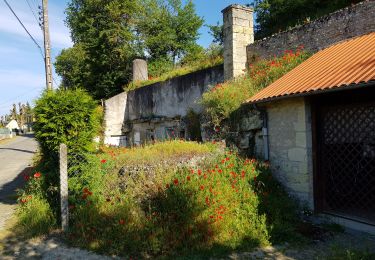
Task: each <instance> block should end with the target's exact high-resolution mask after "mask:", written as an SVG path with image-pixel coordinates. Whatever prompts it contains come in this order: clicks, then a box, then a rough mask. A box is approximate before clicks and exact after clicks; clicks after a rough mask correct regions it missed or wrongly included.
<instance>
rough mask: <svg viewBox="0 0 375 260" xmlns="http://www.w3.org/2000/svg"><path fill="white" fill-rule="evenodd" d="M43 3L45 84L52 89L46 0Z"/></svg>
mask: <svg viewBox="0 0 375 260" xmlns="http://www.w3.org/2000/svg"><path fill="white" fill-rule="evenodd" d="M42 5H43V7H42V8H43V10H42V11H43V36H44V56H45V57H44V63H45V66H46V86H47V89H48V90H52V65H51V42H50V37H49V26H48V0H42Z"/></svg>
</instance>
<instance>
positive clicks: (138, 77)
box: [133, 59, 148, 82]
mask: <svg viewBox="0 0 375 260" xmlns="http://www.w3.org/2000/svg"><path fill="white" fill-rule="evenodd" d="M142 80H148V70H147V62H146V61H145V60H141V59H136V60H134V61H133V82H136V81H142Z"/></svg>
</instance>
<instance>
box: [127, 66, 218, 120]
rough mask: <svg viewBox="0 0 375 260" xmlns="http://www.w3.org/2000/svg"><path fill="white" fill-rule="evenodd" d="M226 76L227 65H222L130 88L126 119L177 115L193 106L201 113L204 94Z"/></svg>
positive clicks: (181, 114)
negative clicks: (224, 66) (225, 67)
mask: <svg viewBox="0 0 375 260" xmlns="http://www.w3.org/2000/svg"><path fill="white" fill-rule="evenodd" d="M223 76H224V75H223V65H219V66H216V67H212V68H209V69H204V70H201V71H197V72H193V73H190V74H187V75H184V76H179V77H175V78H173V79H170V80H167V81H164V82H158V83H155V84H152V85H148V86H145V87H142V88H139V89H136V90H134V91H130V92H129V93H128V98H127V99H128V102H127V115H126V119H127V120H131V121H133V120H137V119H149V118H175V117H179V116H180V117H181V116H185V115H186V114H187V112H188V111H189V109H193V110H194V111H195V112H197V113H199V112H201V110H202V107H201V105H200V104H199V103H198V101H199V99H200V98H201V97H202V94H203V93H204V92H205V91H207V90H208V88H209V87H210V86H212V85H216V84H218V83H222V82H223V81H224V78H223Z"/></svg>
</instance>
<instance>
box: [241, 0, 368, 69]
mask: <svg viewBox="0 0 375 260" xmlns="http://www.w3.org/2000/svg"><path fill="white" fill-rule="evenodd" d="M374 31H375V1H374V0H371V1H364V2H361V3H359V4H356V5H354V6H350V7H347V8H344V9H341V10H339V11H336V12H334V13H332V14H330V15H327V16H324V17H322V18H319V19H317V20H315V21H312V22H310V23H307V24H305V25H302V26H298V27H295V28H293V29H291V30H288V31H285V32H281V33H278V34H275V35H272V36H271V37H268V38H265V39H263V40H259V41H256V42H254V44H251V45H249V46H248V47H247V58H248V61H249V62H252V60H253V59H254V57H260V58H269V57H273V56H274V55H276V56H280V55H281V54H283V52H284V51H285V50H289V49H293V48H296V47H297V46H299V45H303V46H304V47H305V49H307V50H310V51H312V52H316V51H318V50H321V49H324V48H326V47H328V46H330V45H332V44H334V43H336V42H339V41H342V40H345V39H349V38H352V37H355V36H359V35H363V34H366V33H370V32H374Z"/></svg>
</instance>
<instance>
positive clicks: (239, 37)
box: [222, 4, 254, 80]
mask: <svg viewBox="0 0 375 260" xmlns="http://www.w3.org/2000/svg"><path fill="white" fill-rule="evenodd" d="M253 12H254V10H253V8H250V7H246V6H242V5H237V4H235V5H230V6H228V7H227V8H225V9H224V10H223V11H222V13H223V20H224V79H225V80H229V79H232V78H235V77H237V76H239V75H241V74H243V73H244V70H245V69H246V64H247V53H246V47H247V46H248V45H249V44H251V43H253V42H254V21H253Z"/></svg>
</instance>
